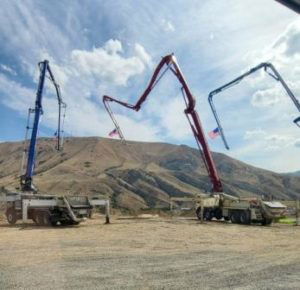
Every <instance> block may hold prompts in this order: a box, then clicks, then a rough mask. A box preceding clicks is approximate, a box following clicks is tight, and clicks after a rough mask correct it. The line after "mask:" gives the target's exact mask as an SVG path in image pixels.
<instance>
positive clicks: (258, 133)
mask: <svg viewBox="0 0 300 290" xmlns="http://www.w3.org/2000/svg"><path fill="white" fill-rule="evenodd" d="M265 135H266V132H265V131H264V130H262V129H256V130H250V131H246V132H245V135H244V140H251V139H257V138H262V137H263V136H265Z"/></svg>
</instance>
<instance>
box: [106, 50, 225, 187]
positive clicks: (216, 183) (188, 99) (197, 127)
mask: <svg viewBox="0 0 300 290" xmlns="http://www.w3.org/2000/svg"><path fill="white" fill-rule="evenodd" d="M165 65H166V66H167V67H166V69H165V70H164V71H163V72H162V73H161V74H160V72H161V70H162V68H163V67H164V66H165ZM168 69H170V70H171V71H172V72H173V74H174V75H175V76H176V77H177V79H178V80H179V82H180V84H181V85H182V88H181V90H182V94H183V97H184V100H185V103H186V109H185V110H184V113H185V114H186V117H187V119H188V121H189V124H190V126H191V128H192V131H193V134H194V136H195V139H196V142H197V144H198V147H199V150H200V153H201V154H202V150H203V154H202V158H203V161H204V164H205V166H206V169H207V172H208V175H209V177H210V180H211V183H212V186H213V188H212V189H213V192H223V186H222V183H221V180H220V177H219V175H218V172H217V169H216V166H215V163H214V161H213V158H212V154H211V152H210V150H209V146H208V143H207V141H206V138H205V134H204V131H203V128H202V125H201V122H200V119H199V116H198V114H197V112H196V111H195V105H196V100H195V97H194V96H193V95H192V93H191V92H190V89H189V87H188V85H187V83H186V81H185V79H184V76H183V74H182V72H181V70H180V68H179V66H178V64H177V60H176V58H175V56H174V55H173V54H171V55H167V56H165V57H163V58H162V60H161V61H160V63H159V64H158V66H157V67H156V69H155V71H154V73H153V76H152V78H151V80H150V83H149V85H148V86H147V88H146V90H145V91H144V93H143V94H142V96H141V97H140V98H139V99H138V101H137V103H136V104H135V105H131V104H128V103H125V102H122V101H119V100H117V99H114V98H112V97H109V96H103V103H104V106H105V108H106V110H107V112H108V113H109V115H110V117H111V118H112V121H113V122H114V124H115V126H116V129H117V130H118V132H119V135H120V138H121V139H124V137H123V134H122V131H121V129H120V127H119V125H118V123H117V121H116V119H115V118H114V116H113V113H112V111H111V109H110V107H109V104H108V102H116V103H118V104H120V105H122V106H124V107H126V108H129V109H132V110H135V111H139V110H140V108H141V106H142V104H143V103H144V102H145V100H146V99H147V97H148V95H149V94H150V92H151V91H152V89H153V88H154V87H155V86H156V84H157V83H158V82H159V81H160V79H161V77H162V76H163V75H164V73H165V72H166V71H167V70H168ZM201 148H202V150H201Z"/></svg>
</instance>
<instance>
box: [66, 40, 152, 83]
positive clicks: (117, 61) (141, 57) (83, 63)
mask: <svg viewBox="0 0 300 290" xmlns="http://www.w3.org/2000/svg"><path fill="white" fill-rule="evenodd" d="M135 51H136V52H137V56H132V57H128V58H126V57H123V56H122V55H121V54H120V53H121V52H122V44H121V42H120V41H118V40H109V41H108V42H106V43H105V45H104V46H103V47H98V48H93V50H92V51H87V50H78V49H76V50H73V51H72V52H71V59H72V66H73V68H75V69H76V70H77V71H78V72H80V74H81V75H82V76H83V77H85V76H88V77H94V78H98V79H101V81H104V82H105V81H106V82H110V83H112V84H115V85H123V86H124V85H126V84H127V81H128V79H129V78H130V77H133V76H135V75H138V74H140V73H142V72H143V71H144V69H145V64H144V63H145V59H146V60H148V61H149V59H150V57H149V55H148V54H147V53H146V51H145V49H144V48H143V47H142V46H141V45H139V44H138V45H136V47H135Z"/></svg>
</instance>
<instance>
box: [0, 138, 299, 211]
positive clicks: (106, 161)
mask: <svg viewBox="0 0 300 290" xmlns="http://www.w3.org/2000/svg"><path fill="white" fill-rule="evenodd" d="M22 151H23V144H22V143H21V142H7V143H1V144H0V186H5V188H8V189H13V188H15V187H16V186H18V180H19V178H18V176H19V174H20V164H21V157H22ZM214 159H215V162H216V164H217V167H218V170H219V172H220V176H221V179H222V181H223V184H224V189H225V192H226V193H229V194H233V195H240V196H254V195H256V196H260V195H261V194H263V193H264V194H270V193H271V194H272V195H273V196H275V197H276V198H279V199H289V198H295V197H297V196H298V197H299V196H300V177H296V176H291V175H285V174H277V173H274V172H271V171H267V170H263V169H259V168H256V167H253V166H250V165H247V164H245V163H243V162H240V161H238V160H235V159H232V158H230V157H228V156H226V155H224V154H220V153H214ZM34 181H35V184H36V185H37V187H38V188H39V190H40V191H41V192H47V193H53V194H84V193H87V194H91V195H92V194H99V193H101V194H105V195H108V196H109V197H110V198H111V200H112V203H113V205H114V206H116V207H122V208H130V209H140V208H148V207H156V208H163V207H166V206H168V199H169V197H170V196H192V195H194V194H196V193H199V192H201V191H205V190H209V189H210V187H211V185H210V183H209V179H208V177H207V174H206V171H205V168H204V165H203V162H202V160H201V157H200V155H199V152H198V151H197V150H196V149H193V148H190V147H188V146H185V145H180V146H176V145H171V144H165V143H142V142H127V144H126V145H124V144H122V143H121V142H120V141H118V140H111V139H105V138H96V137H87V138H67V139H66V140H65V148H64V151H63V152H59V153H57V152H56V151H55V149H54V140H51V139H41V140H39V142H38V146H37V164H36V176H35V178H34Z"/></svg>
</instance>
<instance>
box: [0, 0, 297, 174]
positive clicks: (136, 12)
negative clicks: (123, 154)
mask: <svg viewBox="0 0 300 290" xmlns="http://www.w3.org/2000/svg"><path fill="white" fill-rule="evenodd" d="M0 41H1V50H0V121H1V124H2V125H1V127H0V128H1V129H0V142H6V141H15V140H23V139H24V135H25V127H26V121H27V113H28V108H29V107H34V102H35V96H36V89H37V82H38V77H39V70H38V66H37V64H38V62H40V61H42V60H44V59H48V60H49V62H50V67H51V70H52V72H53V74H54V76H55V78H56V81H57V83H58V84H59V85H60V87H61V91H62V97H63V99H64V101H65V102H66V103H67V106H68V108H67V115H66V120H65V128H64V130H65V134H66V136H101V137H108V133H109V132H110V131H111V130H112V129H113V128H114V125H113V123H112V122H111V120H110V118H109V116H108V115H107V113H106V111H105V110H104V107H103V104H102V96H103V95H109V96H113V97H115V98H118V99H121V100H124V101H127V102H130V103H135V102H136V100H137V99H138V97H139V96H140V95H141V93H142V92H143V90H144V89H145V87H146V86H147V83H148V81H149V79H150V77H151V76H152V73H153V70H154V69H155V66H156V65H157V64H158V63H159V61H160V60H161V57H162V56H165V55H167V54H170V53H174V54H175V55H176V58H177V61H178V64H179V66H180V68H181V70H182V72H183V74H184V75H185V78H186V80H187V83H188V85H189V87H190V90H191V92H192V93H193V95H194V96H195V98H196V101H197V103H196V109H197V111H198V114H199V116H200V119H201V122H202V125H203V127H204V130H205V132H206V133H208V132H209V131H211V130H213V129H215V128H216V122H215V121H214V118H213V115H212V113H211V110H210V107H209V105H208V101H207V97H208V94H209V92H210V91H212V90H214V89H216V88H217V87H219V86H221V85H223V84H225V83H227V82H229V81H231V80H232V79H234V78H235V77H237V76H239V75H240V74H242V73H244V72H246V71H247V70H248V69H250V68H251V67H253V66H256V65H257V64H259V63H261V62H267V61H268V62H271V63H273V65H274V66H275V67H276V69H277V70H278V71H279V72H280V74H281V75H282V77H283V78H284V80H285V81H286V82H287V84H288V85H289V87H290V88H291V90H292V91H293V92H294V94H295V96H296V97H297V98H298V99H299V98H300V19H299V15H297V14H296V13H295V12H293V11H292V10H289V9H287V8H286V7H285V6H282V5H280V4H278V3H277V2H276V1H272V0H243V1H239V0H202V1H198V0H165V1H161V0H160V1H158V0H152V1H148V0H98V1H97V0H85V1H80V0H77V1H76V0H73V1H71V0H59V1H58V0H52V1H42V0H33V1H31V0H23V1H18V0H1V10H0ZM214 102H215V105H216V107H217V110H218V113H219V116H220V119H221V121H222V124H223V128H224V131H225V133H226V137H227V141H228V142H229V145H230V150H229V151H228V150H226V149H225V148H224V145H223V143H222V140H221V138H220V137H219V138H216V139H214V140H210V139H209V140H208V142H209V146H210V148H211V150H213V151H217V152H223V153H225V154H227V155H229V156H231V157H234V158H237V159H239V160H241V161H243V162H246V163H248V164H251V165H254V166H257V167H261V168H264V169H268V170H272V171H275V172H292V171H297V170H300V165H299V161H300V158H299V153H300V130H299V128H298V127H296V126H295V125H294V124H293V122H292V121H293V120H294V119H295V118H296V117H297V116H299V112H298V111H297V109H296V108H295V106H294V105H293V103H292V102H291V100H290V99H289V98H288V96H287V95H286V93H285V91H284V90H283V89H282V87H281V86H280V85H279V83H278V82H276V81H275V80H274V79H272V78H271V77H270V76H268V75H267V74H265V73H264V72H263V71H261V72H257V73H256V74H255V75H253V76H251V77H249V78H247V79H245V80H243V81H242V82H241V83H239V84H238V85H237V86H235V87H232V88H230V89H228V90H226V91H225V92H223V93H221V94H218V95H217V96H215V98H214ZM184 108H185V107H184V102H183V100H182V97H181V92H180V85H179V83H178V81H177V80H176V79H175V78H174V76H173V75H172V74H171V73H169V74H166V75H165V77H164V78H163V79H162V80H161V81H160V83H159V84H158V86H157V87H156V88H155V90H154V91H153V93H152V94H151V95H150V97H149V99H148V100H147V102H146V103H145V104H144V106H143V107H142V109H141V110H140V111H139V112H138V113H136V112H133V111H129V110H126V109H125V108H123V107H120V106H118V105H116V104H113V105H112V109H113V111H114V112H115V116H116V118H117V120H118V121H119V123H120V126H121V128H122V130H123V133H124V135H125V137H126V139H128V140H136V141H149V142H168V143H173V144H186V145H189V146H193V147H195V146H196V144H195V140H194V137H193V135H192V132H191V130H190V128H189V125H188V123H187V121H186V117H185V115H184V113H183V111H184ZM43 110H44V114H43V118H42V121H41V124H40V132H39V136H48V137H51V136H53V134H54V132H55V131H56V123H57V102H56V99H55V91H54V89H53V87H52V86H51V83H50V82H49V81H47V82H46V88H45V91H44V95H43Z"/></svg>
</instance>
